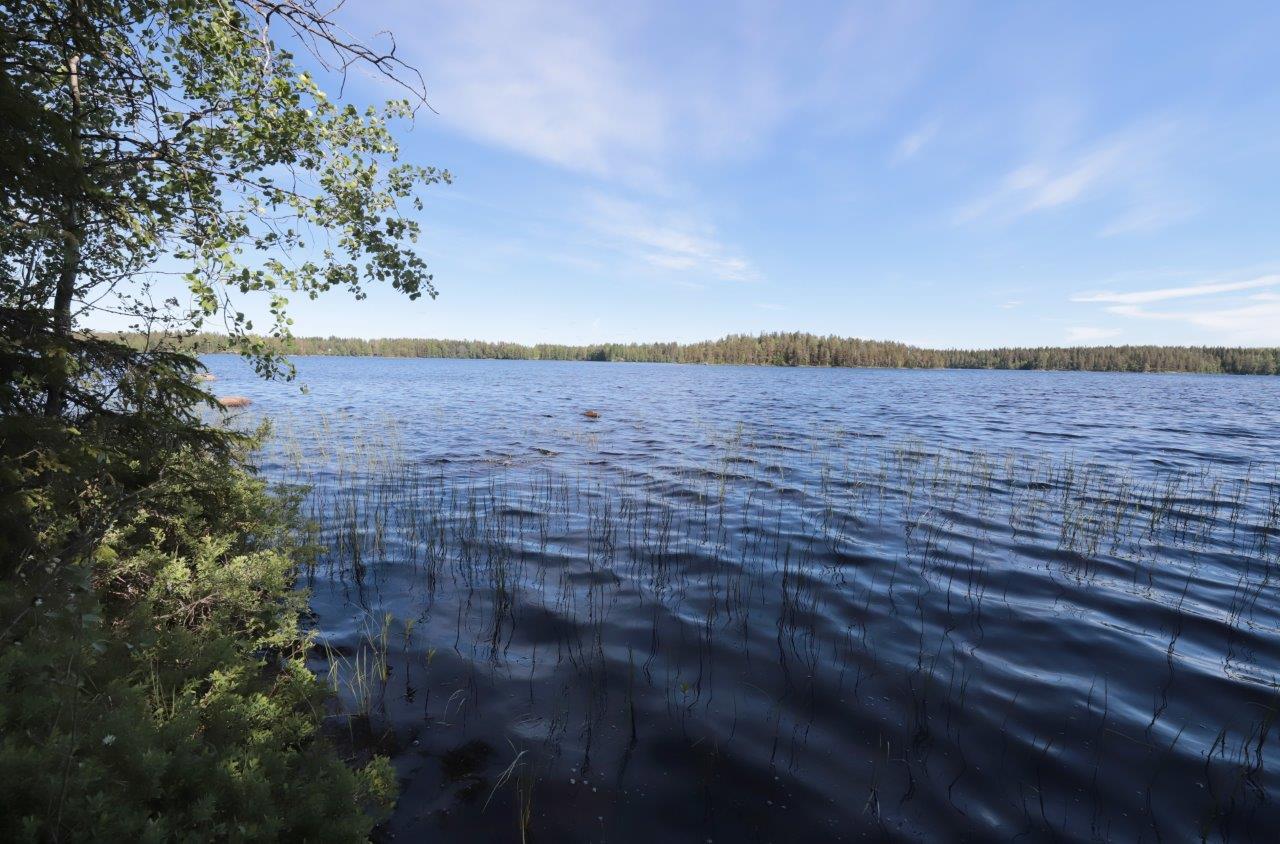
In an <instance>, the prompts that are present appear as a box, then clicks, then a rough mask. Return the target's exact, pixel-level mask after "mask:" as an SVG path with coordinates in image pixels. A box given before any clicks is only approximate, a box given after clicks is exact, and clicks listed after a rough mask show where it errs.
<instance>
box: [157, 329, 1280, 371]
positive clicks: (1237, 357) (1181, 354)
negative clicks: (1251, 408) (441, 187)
mask: <svg viewBox="0 0 1280 844" xmlns="http://www.w3.org/2000/svg"><path fill="white" fill-rule="evenodd" d="M139 339H140V338H137V337H135V338H132V341H133V342H137V341H138V340H139ZM188 344H189V345H188V346H187V348H189V349H191V350H193V351H197V352H201V353H207V352H220V351H226V350H227V348H228V341H227V338H226V337H224V336H222V335H219V334H207V333H206V334H199V335H195V336H193V337H191V338H189V340H188ZM268 345H269V346H270V347H272V348H275V349H277V350H278V351H281V352H285V351H287V352H289V353H292V354H298V355H353V356H381V357H407V358H412V357H418V358H496V359H503V360H582V361H630V362H636V363H639V362H651V363H715V364H738V365H750V366H859V367H894V368H905V369H1057V370H1080V371H1098V372H1205V373H1224V374H1232V375H1280V349H1274V348H1228V347H1204V346H1094V347H1065V348H1054V347H1048V346H1046V347H1033V348H1001V349H922V348H919V347H916V346H909V345H906V344H905V343H891V342H885V341H880V340H859V339H855V338H847V337H835V336H826V337H824V336H819V335H815V334H802V333H787V334H777V333H775V334H759V335H754V336H752V335H731V336H728V337H725V338H723V339H720V340H710V341H707V342H702V343H605V344H600V345H592V346H565V345H559V344H552V343H539V344H537V345H531V346H530V345H521V344H519V343H490V342H485V341H482V340H430V339H412V338H391V339H381V340H362V339H359V338H350V337H292V338H289V339H288V340H287V341H285V340H280V341H275V342H273V343H268Z"/></svg>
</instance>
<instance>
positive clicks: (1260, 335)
mask: <svg viewBox="0 0 1280 844" xmlns="http://www.w3.org/2000/svg"><path fill="white" fill-rule="evenodd" d="M1275 287H1280V275H1264V276H1259V277H1257V278H1251V279H1246V280H1242V281H1210V282H1202V283H1200V284H1189V285H1184V286H1182V287H1164V288H1159V289H1155V290H1139V291H1133V292H1128V293H1116V292H1101V293H1083V294H1077V295H1075V296H1073V297H1071V300H1072V301H1073V302H1084V303H1096V304H1102V305H1106V307H1105V308H1104V310H1105V311H1106V313H1108V314H1110V315H1111V316H1115V317H1123V318H1125V319H1131V320H1138V321H1145V322H1167V323H1180V324H1182V325H1186V326H1190V327H1193V328H1197V329H1200V330H1201V331H1202V332H1204V333H1205V334H1206V335H1208V337H1212V338H1213V341H1214V342H1221V343H1225V344H1231V345H1236V344H1241V345H1247V344H1257V343H1260V344H1266V345H1280V292H1277V291H1275V290H1271V289H1270V288H1275ZM1248 290H1260V291H1261V292H1258V293H1253V294H1251V295H1248V296H1242V295H1239V294H1241V293H1243V292H1244V291H1248ZM1183 299H1197V300H1199V301H1197V302H1195V303H1194V304H1188V305H1187V306H1185V307H1183V308H1151V307H1149V306H1150V305H1153V304H1156V303H1160V302H1177V301H1180V300H1183ZM1206 339H1207V338H1206Z"/></svg>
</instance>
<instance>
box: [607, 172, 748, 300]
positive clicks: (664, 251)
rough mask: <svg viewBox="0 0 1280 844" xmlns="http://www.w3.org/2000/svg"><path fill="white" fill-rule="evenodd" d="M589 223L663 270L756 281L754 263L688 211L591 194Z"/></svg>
mask: <svg viewBox="0 0 1280 844" xmlns="http://www.w3.org/2000/svg"><path fill="white" fill-rule="evenodd" d="M588 206H589V213H588V215H587V218H586V220H585V221H584V222H585V224H586V225H587V226H588V227H589V228H590V229H592V230H594V231H595V232H597V233H598V234H600V235H602V236H604V238H605V239H606V240H607V241H608V243H609V244H610V245H612V246H613V247H614V248H615V249H617V250H619V251H622V252H624V253H626V254H628V255H629V256H631V257H632V258H634V259H636V260H639V261H643V262H645V263H647V264H649V265H650V266H653V267H656V268H658V269H661V270H669V271H673V272H683V273H689V274H693V275H702V276H708V277H711V278H716V279H720V280H723V281H754V280H756V279H758V278H759V273H757V272H756V270H755V268H754V267H752V265H751V263H750V262H749V261H748V260H747V259H745V258H743V257H740V256H739V255H737V254H734V252H733V251H732V250H731V249H730V248H729V247H727V246H726V245H725V244H723V243H721V242H720V240H719V239H718V237H717V236H716V233H715V230H714V229H713V228H712V227H711V226H710V225H708V224H706V223H701V222H699V221H697V220H696V219H694V218H692V217H691V216H690V215H688V214H682V213H678V212H671V211H663V210H659V209H655V208H652V207H650V206H648V205H644V204H641V203H638V202H632V201H628V200H624V199H619V198H617V197H613V196H606V195H604V194H599V193H596V194H592V195H590V196H589V198H588Z"/></svg>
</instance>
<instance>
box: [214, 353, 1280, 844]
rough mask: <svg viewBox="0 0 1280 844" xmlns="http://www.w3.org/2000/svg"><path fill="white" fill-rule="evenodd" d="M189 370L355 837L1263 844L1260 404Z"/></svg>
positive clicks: (569, 366)
mask: <svg viewBox="0 0 1280 844" xmlns="http://www.w3.org/2000/svg"><path fill="white" fill-rule="evenodd" d="M208 362H209V365H210V368H211V371H213V372H214V373H215V374H217V375H218V376H219V381H218V382H216V383H215V386H216V387H217V388H218V391H219V392H220V393H223V394H239V395H247V396H249V397H251V398H253V399H254V404H253V406H252V408H251V409H250V411H248V413H247V414H246V416H245V417H244V418H245V419H246V420H252V419H255V418H258V417H260V416H264V415H265V416H268V417H270V418H272V419H273V420H274V422H275V423H276V431H277V439H276V441H275V443H274V444H273V445H272V446H271V448H270V449H269V450H268V451H267V453H266V454H264V455H263V462H264V465H265V470H266V472H267V473H268V475H269V476H270V477H272V478H273V479H275V480H279V481H282V482H293V483H298V482H301V483H306V484H308V485H309V486H310V489H311V492H310V494H309V496H308V499H307V502H306V504H305V506H304V509H305V511H306V512H307V513H308V514H309V515H311V516H312V517H314V518H315V519H316V521H317V523H318V524H319V525H320V532H319V534H320V535H319V539H320V541H321V543H322V544H323V545H324V546H325V547H326V548H327V550H326V551H325V552H324V553H323V554H322V555H321V556H320V558H319V559H318V561H317V563H316V565H315V567H314V570H312V571H310V572H308V574H307V577H306V581H307V583H308V585H309V586H310V588H311V589H312V591H313V601H312V605H313V608H314V611H315V618H314V623H315V626H316V629H317V634H318V639H319V642H320V645H319V646H318V647H317V651H316V668H317V669H318V670H319V671H320V672H321V673H322V674H325V673H328V674H329V675H330V676H331V678H332V682H333V683H334V685H335V687H336V688H338V690H339V691H340V700H341V705H340V707H338V708H336V709H335V714H334V719H333V720H334V724H335V729H339V730H345V731H347V732H348V734H350V735H352V736H355V737H356V738H357V739H358V740H359V741H360V742H362V743H363V742H373V743H375V744H376V746H378V747H380V748H381V749H382V751H383V752H386V753H389V754H391V755H392V757H393V759H394V762H395V765H396V767H397V770H398V771H399V773H400V776H401V779H402V797H401V800H400V804H399V806H398V808H397V811H396V815H395V817H394V818H393V819H392V821H391V822H390V824H389V825H388V829H387V830H386V831H385V833H384V834H386V835H388V836H390V835H394V836H396V838H397V839H399V840H404V839H406V838H408V839H409V840H419V839H422V838H431V839H433V840H476V839H479V840H510V841H519V840H521V839H522V837H523V838H524V839H525V840H529V841H535V840H536V841H606V840H612V841H633V840H651V841H726V842H727V841H818V840H849V839H885V838H891V839H904V840H915V839H942V840H946V839H963V838H968V839H973V840H992V839H1010V838H1013V837H1015V836H1019V835H1022V836H1023V837H1027V838H1030V839H1034V840H1040V839H1049V838H1053V837H1059V838H1066V839H1074V840H1081V839H1103V840H1122V841H1131V840H1153V841H1154V840H1188V839H1190V840H1196V839H1200V838H1207V839H1210V840H1220V839H1224V840H1258V841H1269V840H1276V837H1275V836H1276V835H1277V830H1280V807H1278V806H1277V800H1280V772H1278V766H1280V747H1278V745H1277V742H1280V730H1278V729H1277V727H1276V725H1275V723H1274V722H1275V717H1276V713H1277V708H1278V706H1280V703H1278V701H1277V677H1278V675H1280V591H1278V589H1277V578H1278V577H1280V567H1278V566H1277V563H1280V483H1278V480H1277V475H1276V472H1277V468H1276V467H1277V463H1276V455H1277V447H1278V446H1280V379H1260V378H1244V377H1211V376H1192V375H1132V374H1087V373H1036V372H969V371H961V372H956V371H894V370H840V369H764V368H738V367H710V366H673V365H640V364H590V363H586V364H583V363H553V362H499V361H445V360H378V359H346V358H306V359H301V360H299V361H298V364H299V372H300V381H301V382H302V383H305V384H306V385H307V386H308V388H309V392H307V393H305V394H303V393H300V392H299V391H298V390H297V388H296V386H290V385H280V384H267V383H262V382H258V381H255V380H254V379H253V378H252V376H251V375H250V374H249V372H248V371H247V369H246V368H245V367H244V366H243V364H241V363H240V362H239V361H237V360H235V359H232V358H226V357H214V358H210V359H209V360H208ZM587 410H594V411H596V412H598V413H599V418H594V419H593V418H588V417H586V416H584V411H587Z"/></svg>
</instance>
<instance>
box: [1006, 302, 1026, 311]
mask: <svg viewBox="0 0 1280 844" xmlns="http://www.w3.org/2000/svg"><path fill="white" fill-rule="evenodd" d="M1022 304H1023V302H1022V300H1021V299H1010V300H1009V301H1007V302H1001V303H1000V307H1001V308H1003V309H1004V310H1006V311H1011V310H1013V309H1014V308H1020V307H1022Z"/></svg>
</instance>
